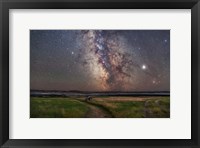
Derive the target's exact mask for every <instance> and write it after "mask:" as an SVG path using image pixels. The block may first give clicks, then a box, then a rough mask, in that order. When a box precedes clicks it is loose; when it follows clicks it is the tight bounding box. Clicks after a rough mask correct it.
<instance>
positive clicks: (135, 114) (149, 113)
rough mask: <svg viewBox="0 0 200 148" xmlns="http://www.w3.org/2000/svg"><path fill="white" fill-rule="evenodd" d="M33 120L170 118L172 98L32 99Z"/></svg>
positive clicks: (31, 113) (31, 112)
mask: <svg viewBox="0 0 200 148" xmlns="http://www.w3.org/2000/svg"><path fill="white" fill-rule="evenodd" d="M30 117H31V118H169V117H170V97H169V96H140V97H135V96H134V97H132V96H131V97H130V96H128V97H127V96H125V97H120V96H116V97H113V96H112V97H111V96H108V97H106V96H102V97H100V96H98V97H94V98H92V100H91V101H88V100H85V97H73V96H72V97H31V99H30Z"/></svg>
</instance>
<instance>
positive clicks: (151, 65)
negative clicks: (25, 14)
mask: <svg viewBox="0 0 200 148" xmlns="http://www.w3.org/2000/svg"><path fill="white" fill-rule="evenodd" d="M30 53H31V54H30V69H31V75H30V80H31V89H34V90H66V91H68V90H81V91H169V90H170V31H169V30H31V31H30Z"/></svg>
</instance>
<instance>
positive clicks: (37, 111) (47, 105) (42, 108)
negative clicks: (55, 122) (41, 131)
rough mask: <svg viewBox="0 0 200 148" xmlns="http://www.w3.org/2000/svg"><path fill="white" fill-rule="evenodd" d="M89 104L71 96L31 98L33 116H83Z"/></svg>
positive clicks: (31, 115)
mask: <svg viewBox="0 0 200 148" xmlns="http://www.w3.org/2000/svg"><path fill="white" fill-rule="evenodd" d="M87 111H88V106H86V105H85V104H83V103H81V102H79V101H77V100H74V99H70V98H41V97H40V98H39V97H34V98H31V103H30V117H31V118H83V117H85V115H86V113H87Z"/></svg>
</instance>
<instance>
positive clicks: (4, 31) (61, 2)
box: [0, 0, 200, 148]
mask: <svg viewBox="0 0 200 148" xmlns="http://www.w3.org/2000/svg"><path fill="white" fill-rule="evenodd" d="M75 8H76V9H191V15H192V16H191V25H192V30H191V37H192V39H191V43H192V46H191V49H192V51H191V52H192V58H191V59H192V61H191V63H192V65H191V67H192V71H191V74H192V78H191V80H192V82H191V84H192V85H191V86H192V87H191V92H192V96H191V99H192V100H191V101H192V106H191V107H192V111H191V112H192V114H191V117H192V120H191V125H192V128H191V132H192V133H191V135H192V138H191V139H162V140H161V139H160V140H158V139H146V140H145V139H138V140H137V139H133V140H130V139H129V140H128V139H123V140H119V139H109V140H108V139H107V140H106V139H101V140H100V139H94V140H86V139H79V140H78V139H71V140H70V139H66V140H56V139H51V140H47V139H46V140H45V139H44V140H37V139H35V140H31V139H26V140H25V139H24V140H22V139H9V95H10V94H9V9H75ZM183 35H184V33H183ZM199 36H200V2H199V0H95V1H94V0H57V1H56V0H0V59H1V60H0V82H1V83H0V84H1V85H0V109H1V110H0V145H1V147H12V148H13V147H44V146H45V147H48V146H49V147H63V146H65V147H106V148H107V147H140V148H142V147H152V148H153V147H155V146H157V147H165V148H166V147H171V148H173V147H174V148H175V147H176V148H177V147H184V148H199V147H200V135H199V134H200V109H199V107H200V100H199V92H200V90H199V84H200V77H199V73H200V68H199V65H200V64H199V62H200V60H199V59H198V57H200V52H199V51H198V50H199V49H200V40H199V39H200V37H199ZM198 41H199V42H198ZM105 132H106V131H105ZM127 132H128V131H127ZM105 134H106V133H105ZM119 134H120V133H119ZM172 134H173V133H172Z"/></svg>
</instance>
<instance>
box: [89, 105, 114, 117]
mask: <svg viewBox="0 0 200 148" xmlns="http://www.w3.org/2000/svg"><path fill="white" fill-rule="evenodd" d="M87 105H88V107H89V108H90V109H89V111H88V113H87V114H86V118H111V117H112V116H111V115H110V114H109V113H108V112H107V111H105V110H103V109H102V108H100V107H97V106H95V105H91V104H89V103H87Z"/></svg>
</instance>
